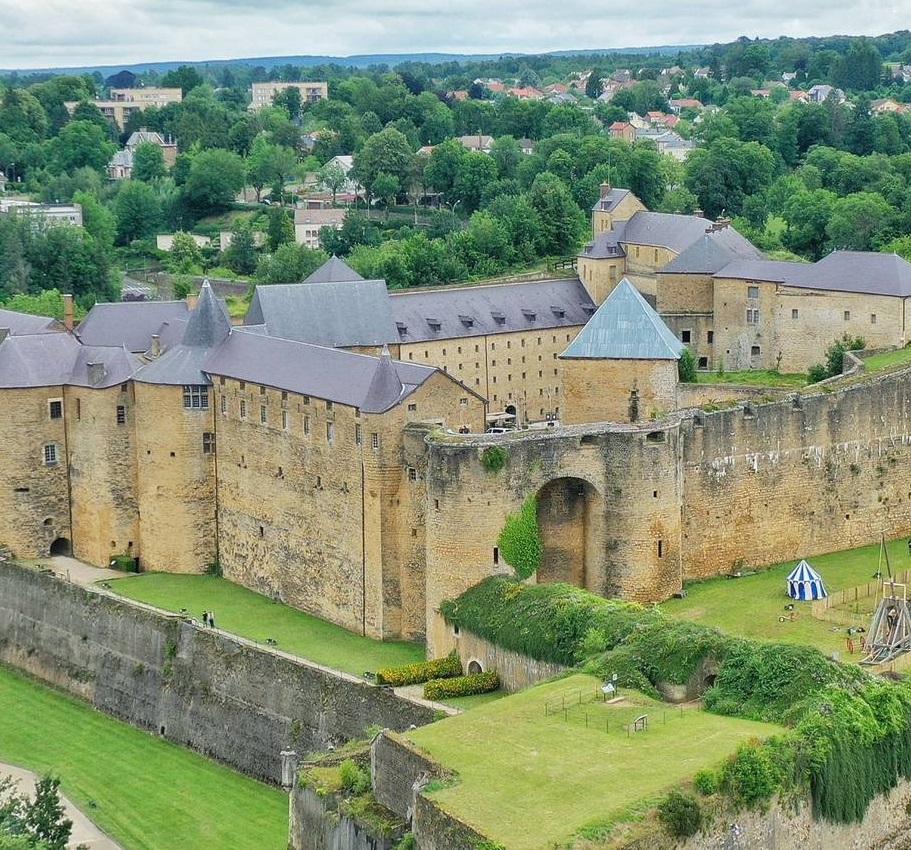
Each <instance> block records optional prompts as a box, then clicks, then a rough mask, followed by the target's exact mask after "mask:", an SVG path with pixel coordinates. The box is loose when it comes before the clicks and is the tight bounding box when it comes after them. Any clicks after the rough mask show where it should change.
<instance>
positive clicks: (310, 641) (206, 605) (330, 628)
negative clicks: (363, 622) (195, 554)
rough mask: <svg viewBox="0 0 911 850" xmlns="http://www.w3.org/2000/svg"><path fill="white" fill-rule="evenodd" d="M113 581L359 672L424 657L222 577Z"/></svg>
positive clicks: (161, 603) (123, 589)
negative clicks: (211, 613)
mask: <svg viewBox="0 0 911 850" xmlns="http://www.w3.org/2000/svg"><path fill="white" fill-rule="evenodd" d="M110 587H111V590H113V591H114V592H115V593H119V594H120V595H121V596H126V597H128V598H129V599H136V600H138V601H140V602H145V603H146V604H148V605H155V606H156V607H158V608H164V609H165V610H166V611H174V612H179V611H180V610H181V609H182V608H185V609H186V610H187V611H189V612H190V615H191V616H193V617H196V618H197V619H199V620H202V612H203V611H204V610H209V611H212V612H213V613H214V615H215V625H216V626H217V627H218V628H220V629H224V630H225V631H229V632H233V633H234V634H237V635H240V636H241V637H245V638H249V639H250V640H255V641H260V642H264V641H266V640H267V639H272V640H275V641H277V643H276V648H277V649H280V650H282V651H283V652H290V653H292V654H293V655H299V656H301V657H302V658H308V659H310V660H311V661H315V662H317V663H318V664H325V665H326V666H327V667H334V668H335V669H337V670H344V671H345V672H346V673H352V674H353V675H355V676H360V675H362V674H363V673H365V672H366V671H370V672H374V671H376V670H377V669H378V668H380V667H393V666H396V665H398V664H409V663H411V662H413V661H423V660H424V647H423V646H419V645H418V644H415V643H404V642H396V643H391V642H390V643H384V642H382V641H377V640H370V639H369V638H365V637H362V636H361V635H357V634H354V633H353V632H349V631H348V630H347V629H343V628H341V627H340V626H335V625H333V624H332V623H327V622H326V621H325V620H320V619H319V618H318V617H312V616H311V615H310V614H305V613H304V612H303V611H298V610H297V609H296V608H291V607H289V606H288V605H282V604H281V603H279V602H273V601H272V600H271V599H267V598H266V597H265V596H261V595H260V594H258V593H254V592H253V591H251V590H247V589H246V588H244V587H241V586H240V585H238V584H233V583H231V582H230V581H227V580H226V579H223V578H215V577H214V576H198V575H174V574H173V573H145V574H143V575H138V576H130V577H129V578H122V579H115V580H114V581H111V582H110Z"/></svg>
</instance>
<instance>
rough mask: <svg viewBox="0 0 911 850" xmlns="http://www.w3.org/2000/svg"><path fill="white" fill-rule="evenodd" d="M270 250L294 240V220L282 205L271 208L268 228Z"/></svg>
mask: <svg viewBox="0 0 911 850" xmlns="http://www.w3.org/2000/svg"><path fill="white" fill-rule="evenodd" d="M266 235H267V238H268V244H269V250H270V251H275V250H277V249H278V248H279V247H280V246H282V245H284V244H286V243H287V242H293V241H294V222H293V221H292V219H291V217H290V216H289V215H288V213H287V212H286V211H285V210H283V209H282V208H281V207H272V209H270V210H269V226H268V228H267V229H266Z"/></svg>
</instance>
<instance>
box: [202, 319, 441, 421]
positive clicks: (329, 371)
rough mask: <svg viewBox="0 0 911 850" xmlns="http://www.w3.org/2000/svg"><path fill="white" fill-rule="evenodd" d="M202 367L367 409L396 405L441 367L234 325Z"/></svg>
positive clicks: (220, 373) (386, 408) (210, 372)
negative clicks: (237, 327)
mask: <svg viewBox="0 0 911 850" xmlns="http://www.w3.org/2000/svg"><path fill="white" fill-rule="evenodd" d="M203 368H204V369H205V371H206V372H207V373H208V374H209V375H223V376H225V377H227V378H234V379H236V380H239V381H245V382H247V383H251V384H261V385H263V386H268V387H274V388H275V389H280V390H286V391H288V392H294V393H299V394H301V395H309V396H314V397H315V398H320V399H326V400H327V401H332V402H336V403H338V404H346V405H348V406H350V407H359V408H360V409H361V410H363V411H364V412H365V413H382V412H384V411H386V410H389V409H390V408H391V407H394V406H395V405H396V404H398V403H399V402H400V401H401V400H402V399H404V398H406V397H407V396H408V395H410V394H411V393H412V392H413V391H414V390H415V389H416V388H417V387H419V386H420V385H421V384H423V383H424V382H425V381H426V380H428V379H429V378H430V377H431V376H432V375H434V374H435V373H436V372H438V371H439V370H438V369H436V368H434V367H432V366H422V365H420V364H417V363H403V362H401V361H397V360H392V359H391V358H390V357H389V356H388V352H386V353H385V354H384V355H383V356H381V357H373V356H371V355H366V354H355V353H354V352H351V351H341V350H339V349H337V348H326V347H324V346H319V345H310V344H308V343H303V342H295V341H293V340H287V339H276V338H274V337H269V336H261V335H259V334H255V333H244V332H238V331H232V332H231V334H230V335H229V336H228V338H227V339H226V340H225V341H224V342H223V343H222V344H221V345H220V346H218V347H217V348H215V349H213V350H212V351H211V352H210V353H209V355H208V357H207V359H206V361H205V363H204V366H203Z"/></svg>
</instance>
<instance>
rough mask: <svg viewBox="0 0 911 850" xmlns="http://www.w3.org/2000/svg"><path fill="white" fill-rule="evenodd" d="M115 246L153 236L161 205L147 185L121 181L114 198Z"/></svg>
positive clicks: (132, 181)
mask: <svg viewBox="0 0 911 850" xmlns="http://www.w3.org/2000/svg"><path fill="white" fill-rule="evenodd" d="M113 211H114V219H115V221H116V223H117V244H118V245H129V244H130V242H132V241H133V240H134V239H142V238H143V237H145V236H152V235H154V233H155V231H156V230H157V229H158V225H159V222H160V220H161V205H160V202H159V200H158V197H157V195H156V194H155V190H154V189H153V188H152V187H151V186H150V185H149V184H148V183H141V182H139V181H137V180H123V181H121V184H120V186H119V188H118V190H117V195H116V196H115V197H114V204H113Z"/></svg>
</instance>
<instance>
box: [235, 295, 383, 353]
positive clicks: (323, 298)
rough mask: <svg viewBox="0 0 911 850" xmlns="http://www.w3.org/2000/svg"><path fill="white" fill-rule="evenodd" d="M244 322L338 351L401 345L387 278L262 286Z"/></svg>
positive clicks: (283, 336)
mask: <svg viewBox="0 0 911 850" xmlns="http://www.w3.org/2000/svg"><path fill="white" fill-rule="evenodd" d="M244 324H245V325H251V326H255V325H264V326H265V333H266V334H268V335H269V336H274V337H279V338H281V339H293V340H296V341H297V342H309V343H312V344H314V345H326V346H330V347H333V348H345V347H349V346H355V345H384V344H386V343H390V342H395V341H397V340H396V337H397V334H396V331H395V325H394V324H393V321H392V312H391V310H390V308H389V297H388V295H387V293H386V283H385V281H382V280H363V279H360V280H348V281H343V282H329V283H281V284H275V285H271V286H257V287H256V291H255V292H254V294H253V301H252V302H251V304H250V309H249V310H248V311H247V315H246V318H245V319H244Z"/></svg>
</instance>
